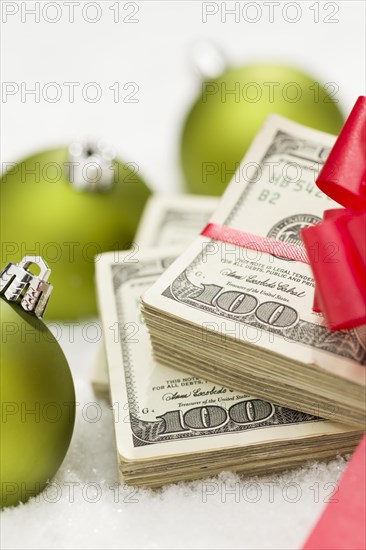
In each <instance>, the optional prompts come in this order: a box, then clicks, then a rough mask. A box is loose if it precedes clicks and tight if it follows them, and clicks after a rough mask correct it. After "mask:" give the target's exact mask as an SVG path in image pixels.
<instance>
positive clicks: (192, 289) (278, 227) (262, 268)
mask: <svg viewBox="0 0 366 550" xmlns="http://www.w3.org/2000/svg"><path fill="white" fill-rule="evenodd" d="M334 139H335V138H334V137H333V136H330V135H328V134H324V133H322V132H319V131H316V130H312V129H310V128H306V127H304V126H300V125H299V124H296V123H293V122H291V121H289V120H287V119H285V118H283V117H279V116H277V115H272V116H271V117H270V118H269V119H268V120H267V122H266V124H265V126H264V127H263V129H262V130H261V132H260V133H259V134H258V136H257V137H256V139H255V141H254V143H253V145H252V147H251V148H250V150H249V152H248V153H247V155H246V157H245V159H244V160H243V162H242V164H241V165H240V168H239V169H238V172H237V173H236V175H235V176H234V178H233V180H232V181H231V183H230V184H229V186H228V188H227V190H226V192H225V193H224V195H223V197H222V199H221V201H220V203H219V205H218V207H217V209H216V210H215V212H214V214H213V216H212V218H211V220H210V222H211V223H213V224H219V225H224V226H229V227H231V228H235V229H239V230H242V231H245V232H248V233H251V234H253V235H259V236H263V237H270V238H274V239H277V240H280V241H284V242H287V243H293V244H301V236H300V230H301V229H302V228H304V227H307V226H309V225H313V224H314V223H318V222H319V221H320V220H321V218H322V215H323V212H324V210H326V209H329V208H335V207H339V205H337V204H336V203H334V202H333V201H332V200H331V199H329V198H328V197H327V196H326V195H324V194H323V193H322V192H321V191H320V190H319V189H318V188H317V186H316V184H315V179H316V177H317V174H318V172H319V170H320V169H321V167H322V165H323V163H324V161H325V159H326V158H327V155H328V153H329V150H330V148H331V146H332V144H333V143H334ZM327 246H328V247H329V250H328V256H329V261H337V250H336V245H335V243H328V245H327ZM314 253H315V254H316V251H314ZM345 292H347V289H346V288H345ZM313 298H314V283H313V278H312V273H311V269H310V266H309V265H307V264H304V263H301V262H298V261H293V260H288V259H284V258H282V257H280V256H279V255H275V254H267V253H263V252H257V251H255V250H249V249H246V248H243V247H240V246H235V245H232V244H227V243H224V242H218V241H214V240H212V239H209V238H207V237H204V236H199V237H198V238H196V240H195V241H194V242H193V243H192V244H191V246H190V247H189V248H188V249H187V250H186V251H185V252H184V253H183V254H182V255H181V256H180V257H179V258H178V259H177V260H176V261H175V262H174V263H173V265H172V266H171V267H170V268H169V269H168V270H167V271H166V272H165V273H164V274H163V275H162V276H161V277H160V278H159V280H158V281H157V283H156V284H155V285H153V286H152V288H151V289H149V290H148V291H147V292H146V293H145V294H144V296H143V305H144V310H143V313H144V315H145V318H146V321H147V324H148V326H149V329H150V332H151V336H152V341H153V346H154V350H156V353H157V354H158V356H159V357H161V358H163V360H164V362H165V354H166V357H167V358H168V357H169V354H170V353H173V354H174V353H177V354H179V356H180V359H182V354H184V353H185V351H188V350H189V353H190V355H191V356H192V357H196V363H197V364H196V365H194V366H193V367H192V366H191V365H190V364H188V363H187V368H186V369H185V370H188V371H189V372H191V373H194V374H197V372H198V371H199V372H202V373H204V375H205V376H207V377H209V378H212V379H213V380H217V379H220V380H221V381H224V382H226V383H229V382H230V385H232V386H233V387H236V388H237V389H239V390H240V389H241V388H242V382H240V381H239V379H238V378H237V376H236V374H237V373H234V372H232V373H231V378H230V379H229V378H228V373H229V370H230V364H233V363H234V364H235V363H236V362H240V350H243V352H242V353H245V354H246V355H247V360H246V361H245V360H244V359H243V358H242V360H243V365H244V369H245V368H246V366H248V370H246V371H245V373H246V376H247V377H248V374H254V375H258V380H259V381H260V380H262V381H263V382H265V381H266V379H267V375H268V374H269V375H270V376H272V377H273V379H274V378H275V377H277V381H275V380H274V381H273V384H274V385H275V384H277V387H276V389H275V390H274V391H273V392H272V398H276V399H277V402H279V401H278V400H280V402H282V404H287V405H291V406H295V405H296V396H294V395H293V396H292V397H290V395H289V394H290V392H289V394H288V396H287V397H286V398H285V400H282V401H281V393H282V391H281V384H282V382H283V381H285V382H286V384H287V385H291V384H292V380H291V378H290V376H292V375H291V374H286V378H284V377H283V375H282V374H283V373H284V370H285V369H287V371H288V372H289V371H290V368H291V369H292V372H293V373H294V376H293V378H294V379H295V378H296V377H298V385H297V389H299V388H301V387H302V386H304V385H305V386H306V385H308V384H309V382H310V381H311V377H312V375H313V374H314V375H317V376H319V377H323V376H324V373H330V374H332V375H334V376H335V380H337V379H338V378H339V377H342V378H343V379H344V383H345V384H346V385H345V386H344V392H343V393H344V394H347V393H349V394H350V395H351V394H354V393H355V392H356V394H357V395H356V397H355V399H356V401H357V402H355V408H354V410H355V411H356V410H358V412H357V413H355V414H356V415H357V416H358V417H359V413H360V414H361V415H362V414H363V413H364V403H363V400H364V396H363V394H361V393H357V392H358V386H359V385H361V386H362V385H364V383H365V367H364V365H365V363H366V344H365V341H364V331H363V329H359V330H350V331H340V332H330V331H328V330H327V328H326V326H325V323H324V319H323V316H322V315H321V314H317V313H314V312H313V310H312V305H313ZM179 324H180V326H179ZM168 328H169V336H166V337H164V334H167V330H168ZM160 330H161V333H159V331H160ZM179 330H181V331H182V330H183V332H184V337H185V338H186V340H184V339H183V333H182V334H181V335H180V336H181V337H180V338H179ZM362 331H363V332H362ZM205 332H206V333H207V334H209V335H210V336H211V344H210V343H208V340H207V337H206V339H204V337H203V335H204V333H205ZM219 337H221V342H225V346H224V344H222V351H221V354H220V355H219V356H217V363H216V364H215V365H214V366H207V365H205V361H206V362H207V361H209V360H211V359H212V357H213V356H214V355H215V353H216V351H217V350H218V349H219V347H220V339H219ZM185 341H186V342H187V344H186V345H184V346H183V343H182V342H185ZM181 343H182V344H181ZM240 344H244V346H243V345H242V346H241V347H240ZM230 346H231V350H230V353H229V349H230ZM244 349H245V352H244ZM210 354H211V355H210ZM268 354H270V355H271V356H272V357H274V358H277V359H276V361H275V362H274V364H273V365H272V366H271V365H270V364H268V357H269V355H268ZM255 355H257V358H258V360H257V361H255V359H254V356H255ZM215 357H216V355H215ZM260 358H261V362H260V361H259V359H260ZM266 360H267V366H266V365H265V361H266ZM194 361H195V359H192V361H191V362H192V364H193V363H194ZM281 361H282V364H283V365H284V367H283V369H284V370H283V371H282V374H280V370H279V369H278V367H277V373H276V363H277V365H279V364H280V362H281ZM227 363H230V364H229V366H228V368H227V367H226V364H227ZM304 365H306V366H309V367H310V369H312V370H313V372H310V370H309V369H308V371H306V372H305V371H304V369H303V366H304ZM241 372H242V373H243V372H244V370H243V368H241V369H239V367H238V373H239V375H240V373H241ZM304 377H305V378H304ZM306 377H308V378H306ZM301 379H302V381H301ZM304 380H305V381H304ZM300 382H301V383H300ZM314 384H315V383H314ZM347 384H348V385H347ZM260 386H261V384H259V386H258V394H259V395H263V392H264V391H266V390H263V388H261V387H260ZM251 389H252V391H254V390H255V389H256V388H255V387H253V388H251ZM303 389H304V388H303ZM296 391H297V390H296ZM332 391H333V389H332V382H330V383H329V384H328V387H327V385H326V384H325V385H324V386H323V388H322V390H321V392H322V395H324V396H325V399H328V402H329V403H331V402H332V399H333V396H332ZM339 393H342V392H339ZM289 397H290V401H289V400H288V399H289ZM340 398H341V399H342V397H340ZM309 399H310V395H309ZM344 399H346V397H344ZM309 406H310V405H309V403H308V404H305V407H306V410H308V412H309V410H310V409H309ZM321 408H322V405H321V407H320V409H319V410H321ZM337 408H338V414H337V411H332V415H333V413H334V414H335V415H334V416H332V418H337V419H338V420H342V419H344V418H345V417H344V416H343V414H344V412H347V403H346V402H345V403H344V404H343V409H342V406H341V405H340V404H338V405H337ZM304 410H305V409H304ZM312 410H313V409H312ZM324 412H325V408H323V413H324ZM356 422H357V423H360V422H362V420H360V418H358V419H357V421H356Z"/></svg>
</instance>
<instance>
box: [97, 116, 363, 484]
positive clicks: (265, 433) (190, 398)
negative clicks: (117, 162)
mask: <svg viewBox="0 0 366 550" xmlns="http://www.w3.org/2000/svg"><path fill="white" fill-rule="evenodd" d="M333 141H334V138H333V137H332V136H328V135H326V134H323V133H320V132H317V131H314V130H310V129H307V128H304V127H302V126H299V125H297V124H294V123H291V122H290V121H287V120H286V119H284V118H281V117H277V116H272V117H270V119H269V120H268V121H267V123H266V125H265V126H264V128H263V130H262V131H261V132H260V134H259V135H258V137H257V138H256V140H255V142H254V144H253V147H252V148H251V149H250V151H249V152H248V155H247V156H246V158H245V159H244V160H243V162H242V164H241V166H240V168H239V170H238V173H237V175H236V176H235V177H234V179H233V181H232V182H231V183H230V185H229V186H228V188H227V190H226V192H225V194H224V196H223V198H222V200H221V201H217V200H216V199H213V198H208V197H197V196H179V197H160V196H155V197H154V198H153V199H151V200H150V203H149V204H148V206H147V209H146V212H145V214H144V216H143V219H142V221H141V226H140V230H139V232H138V234H137V236H136V242H135V244H134V246H133V248H132V249H131V250H129V251H116V252H111V253H107V254H104V255H102V257H101V258H99V260H98V261H97V264H96V272H97V288H98V297H99V307H100V313H101V317H102V323H103V333H104V348H103V349H101V353H100V356H99V362H98V365H97V369H96V371H95V373H94V384H95V386H96V387H97V388H98V389H105V388H106V387H107V385H109V390H110V396H111V403H112V407H113V411H114V422H115V433H116V441H117V453H118V463H119V472H120V478H121V481H122V482H124V483H130V484H133V485H136V486H145V487H157V486H161V485H163V484H166V483H172V482H178V481H181V480H191V479H196V478H201V477H205V476H208V475H210V476H211V475H214V474H216V473H219V472H220V471H223V470H231V471H236V472H238V473H245V474H250V475H254V474H268V473H271V472H275V471H280V470H284V469H287V468H290V467H294V466H297V465H299V464H301V463H303V462H304V461H307V460H310V459H327V458H331V457H334V456H336V455H337V454H339V453H348V452H351V451H352V450H353V448H354V447H355V445H356V444H357V442H358V441H359V439H360V436H361V433H362V427H363V424H362V422H363V415H364V393H363V392H364V389H363V382H364V374H365V367H364V366H363V364H364V363H365V355H366V352H365V345H364V342H363V340H362V330H360V331H359V332H357V333H356V332H355V331H349V332H342V333H332V334H331V333H329V332H328V331H327V330H326V328H325V327H324V321H323V319H322V317H321V316H320V315H316V314H314V313H313V312H312V298H313V292H314V288H313V281H312V278H311V272H310V268H309V267H308V266H307V265H305V264H300V263H299V262H294V261H288V260H285V259H284V258H281V257H276V256H273V255H270V254H264V253H261V254H258V253H256V252H255V251H253V250H252V251H248V250H245V249H243V248H240V247H237V246H234V245H228V244H227V243H225V244H224V243H221V242H217V241H213V240H212V239H208V238H207V237H203V236H199V234H200V232H201V231H202V229H203V228H204V227H205V225H206V224H207V222H208V221H209V220H210V221H211V222H212V223H217V224H221V225H226V226H230V227H234V228H237V229H240V230H243V231H247V232H250V233H254V234H258V235H264V236H265V235H269V236H272V237H275V238H276V239H279V240H287V241H291V242H295V241H297V240H298V239H299V238H300V237H299V231H300V229H301V228H302V227H306V226H307V225H309V224H312V223H317V222H318V221H319V220H320V219H321V216H322V213H323V210H325V209H326V208H331V207H332V202H331V201H330V200H329V199H327V198H326V197H325V196H324V195H323V194H322V193H320V192H319V191H318V190H317V188H316V186H315V183H314V180H315V178H316V174H317V172H318V171H319V168H320V167H321V165H322V163H323V162H324V160H325V158H326V156H327V153H328V152H329V148H330V147H331V145H332V143H333ZM253 170H254V172H253ZM192 241H193V243H192ZM189 243H192V244H191V245H190V246H189ZM187 246H189V248H187ZM245 252H246V253H247V254H245ZM141 304H142V306H141ZM249 306H250V307H249ZM105 370H108V376H106V373H105ZM108 380H109V384H108Z"/></svg>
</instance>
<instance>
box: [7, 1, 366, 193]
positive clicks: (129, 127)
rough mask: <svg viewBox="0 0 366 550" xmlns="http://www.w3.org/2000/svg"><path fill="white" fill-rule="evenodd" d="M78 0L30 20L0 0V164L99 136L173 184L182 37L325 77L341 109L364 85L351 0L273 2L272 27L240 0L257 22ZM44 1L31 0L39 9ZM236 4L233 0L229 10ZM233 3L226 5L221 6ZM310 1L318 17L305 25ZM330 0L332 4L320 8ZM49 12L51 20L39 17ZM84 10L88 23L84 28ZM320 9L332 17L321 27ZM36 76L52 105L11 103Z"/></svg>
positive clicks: (192, 90)
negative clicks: (0, 90) (3, 88)
mask: <svg viewBox="0 0 366 550" xmlns="http://www.w3.org/2000/svg"><path fill="white" fill-rule="evenodd" d="M78 3H79V6H75V8H74V13H75V15H74V19H75V21H74V23H69V19H70V16H69V13H70V11H69V10H70V9H71V8H68V7H67V6H66V5H65V2H58V4H59V6H60V8H59V12H57V11H56V10H55V8H52V6H50V7H48V8H47V10H45V11H43V10H42V9H41V17H40V19H41V20H40V22H39V23H35V16H34V15H31V14H27V12H26V8H27V9H28V10H29V9H31V8H33V9H34V4H35V2H6V1H3V2H2V16H3V20H4V17H5V9H6V10H7V11H10V9H11V6H10V7H9V6H8V7H7V5H9V4H10V5H15V6H16V7H18V8H19V11H18V12H17V13H16V14H14V15H8V17H7V22H6V24H4V23H3V24H2V60H1V61H2V63H1V67H2V69H1V73H2V80H3V82H14V83H16V85H18V86H19V92H18V93H16V94H15V95H14V96H8V97H4V96H3V99H2V101H3V102H2V111H3V112H2V138H3V139H2V159H3V160H4V161H15V160H18V159H19V158H21V157H22V156H24V155H26V154H28V153H30V152H35V151H38V150H41V149H46V148H49V147H53V146H58V145H63V144H67V143H69V142H70V141H71V140H73V139H75V138H80V137H95V138H101V139H103V140H107V141H108V142H110V143H112V144H113V145H114V146H115V147H116V148H117V150H118V152H119V154H120V156H121V157H122V158H124V159H126V160H128V161H130V162H132V161H133V162H136V163H137V164H138V165H139V166H140V167H141V172H142V173H143V174H144V175H145V177H146V179H147V181H148V182H150V184H151V186H153V187H154V188H155V189H159V190H165V191H171V190H173V189H174V188H176V186H177V185H178V183H177V182H178V181H179V171H178V169H177V158H178V144H179V137H180V129H181V125H182V123H183V121H184V118H185V115H186V113H187V110H188V108H189V107H190V105H191V103H192V101H193V100H194V99H195V97H196V94H197V93H198V92H199V90H200V86H201V81H200V79H199V77H198V75H197V73H196V72H195V70H194V67H193V65H192V63H191V59H190V50H191V48H192V44H193V43H194V42H195V41H196V40H198V39H201V38H207V39H210V40H212V41H213V42H215V43H216V44H217V45H218V46H219V47H221V49H222V50H223V51H224V52H225V54H226V56H227V58H228V59H229V61H230V62H231V63H232V64H236V63H238V64H239V63H242V64H245V63H249V62H250V63H251V62H254V61H256V60H263V61H268V60H269V61H274V62H276V61H277V62H280V63H284V64H286V63H288V64H292V65H294V66H295V67H298V68H300V69H301V68H302V69H303V70H305V71H308V72H310V74H312V75H313V76H314V78H315V79H316V80H317V81H318V82H319V83H327V82H335V83H336V84H337V85H338V86H339V92H338V94H337V98H339V100H340V103H341V105H342V107H343V110H344V112H345V113H347V112H348V111H349V110H350V109H351V107H352V105H353V103H354V101H355V99H356V97H357V96H358V95H360V94H363V93H364V79H365V71H364V67H365V54H364V51H365V43H364V30H363V29H364V24H365V10H364V3H363V2H362V1H361V0H360V1H356V2H353V1H349V0H347V1H343V2H313V1H301V2H293V3H292V4H295V7H294V8H291V7H289V4H291V2H280V6H277V7H274V22H273V23H271V22H270V11H269V10H270V8H269V6H266V5H265V4H266V2H264V3H263V2H252V4H254V5H256V6H258V7H259V8H258V10H261V12H262V15H261V16H260V19H259V21H258V22H257V23H249V22H246V21H245V20H244V17H243V15H241V16H240V18H239V22H238V23H236V22H235V16H234V15H229V14H228V15H227V17H226V22H222V21H223V20H224V19H225V18H224V15H225V2H218V3H215V2H211V4H214V5H215V4H216V6H217V7H218V9H219V12H218V13H217V14H216V15H213V16H208V17H207V22H206V23H203V17H202V14H203V11H204V10H205V8H204V7H203V4H202V2H196V1H195V0H192V1H187V0H185V1H173V2H169V1H167V2H164V1H160V2H157V1H155V0H152V1H149V0H148V1H145V2H137V3H136V4H138V7H139V11H138V13H137V14H136V15H135V16H134V17H133V18H134V19H137V20H139V22H138V23H127V22H123V19H124V18H126V17H127V16H128V14H129V13H131V11H132V9H131V8H130V7H128V6H126V4H127V2H119V4H120V16H119V19H120V22H119V23H114V22H113V18H114V14H115V11H113V10H111V7H112V6H113V5H115V4H116V2H109V1H101V2H98V3H97V4H98V6H99V9H100V12H101V13H99V14H98V13H97V11H96V10H95V9H94V8H93V7H92V6H91V7H89V8H87V9H85V5H87V4H90V2H86V1H84V0H79V2H78ZM267 3H268V2H267ZM269 3H270V4H273V2H269ZM50 4H52V2H47V1H41V2H40V6H41V8H42V7H43V9H44V6H45V5H50ZM237 4H238V5H239V3H237ZM247 4H248V2H241V3H240V8H241V9H242V7H243V6H245V5H247ZM234 5H235V2H226V7H227V8H231V9H232V8H233V6H234ZM316 5H317V6H318V8H319V19H320V20H319V22H318V23H315V22H314V19H315V11H314V10H315V8H314V6H316ZM286 6H287V7H286ZM296 6H297V7H296ZM311 6H313V9H311ZM326 6H328V7H326ZM333 6H335V7H336V8H337V9H338V10H339V11H338V13H336V14H335V15H333V16H332V15H331V14H332V12H333V9H334V8H333ZM126 7H127V9H124V8H126ZM284 7H285V8H284ZM83 8H84V18H83ZM14 9H16V8H14ZM206 10H207V8H206ZM42 13H44V16H42ZM244 13H245V12H244ZM256 13H258V14H259V15H260V11H258V12H257V8H256V7H253V8H252V9H248V11H247V19H251V20H253V19H255V17H256ZM297 14H299V15H300V14H301V17H300V20H299V21H298V22H297V23H288V22H286V20H285V17H286V18H287V19H295V18H296V16H297ZM22 17H23V19H24V20H25V22H24V23H22ZM59 17H61V18H60V21H59V22H56V23H49V22H47V21H45V18H48V19H55V18H59ZM85 17H87V18H89V19H94V18H97V17H100V20H99V22H97V23H94V24H93V23H89V22H87V21H85ZM327 17H331V19H336V20H337V19H338V21H339V22H338V23H325V22H324V20H325V18H327ZM22 82H24V83H25V84H23V85H22V84H21V83H22ZM36 82H39V83H40V84H39V85H40V89H41V93H42V90H46V91H45V93H46V97H47V87H46V88H45V86H46V85H47V83H49V82H56V83H57V84H58V86H60V87H61V90H62V92H63V93H62V97H61V99H60V101H58V102H56V103H50V102H49V101H47V100H45V99H44V98H43V97H41V98H40V102H39V103H36V102H35V100H34V97H32V96H26V97H25V101H22V97H21V89H22V88H23V89H24V88H25V87H27V88H29V89H31V88H34V87H35V83H36ZM64 82H79V83H80V86H79V87H78V88H76V89H75V102H74V103H70V102H69V101H68V88H67V87H66V86H64V84H63V83H64ZM90 82H97V83H98V84H99V86H100V87H101V89H102V98H101V100H100V101H99V102H97V103H88V102H87V101H86V100H85V99H83V97H82V92H81V90H82V89H83V88H84V86H85V85H86V84H88V83H90ZM115 82H119V83H120V85H121V92H122V94H124V95H125V94H126V93H128V91H129V90H123V85H124V84H126V83H127V82H136V83H137V85H138V86H139V92H138V94H137V96H136V98H138V100H139V102H138V103H135V104H132V103H123V102H121V103H117V104H116V103H114V100H113V92H112V91H111V90H109V87H110V86H112V85H113V84H114V83H115ZM89 91H90V94H92V92H93V90H92V89H90V90H89ZM48 93H49V95H50V96H51V95H52V93H53V91H52V90H51V89H50V88H48ZM23 99H24V98H23ZM5 100H6V103H4V101H5Z"/></svg>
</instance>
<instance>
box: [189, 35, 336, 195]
mask: <svg viewBox="0 0 366 550" xmlns="http://www.w3.org/2000/svg"><path fill="white" fill-rule="evenodd" d="M196 54H198V55H197V57H198V65H199V66H200V72H201V76H202V80H203V82H202V88H201V93H200V95H199V97H198V99H197V100H196V101H195V103H194V104H193V106H192V108H191V110H190V112H189V114H188V116H187V118H186V120H185V123H184V127H183V132H182V138H181V163H182V168H183V173H184V178H185V182H186V187H187V189H188V190H189V191H190V192H193V193H200V194H208V195H221V194H222V193H223V191H224V189H225V187H226V185H227V184H228V182H229V181H230V179H231V178H232V177H233V174H234V173H235V171H236V169H237V167H238V165H239V163H240V161H241V160H242V158H243V156H244V154H245V152H246V151H247V149H248V147H249V145H250V144H251V142H252V140H253V138H254V136H255V135H256V133H257V132H258V130H259V129H260V127H261V126H262V124H263V123H264V121H265V119H266V118H267V116H268V115H269V114H270V113H277V114H279V115H283V116H285V117H287V118H290V119H292V120H294V121H296V122H299V123H301V124H305V125H307V126H311V127H313V128H316V129H319V130H323V131H324V132H329V133H331V134H338V133H339V131H340V129H341V127H342V125H343V122H344V118H343V115H342V113H341V111H340V109H339V106H338V96H337V95H336V91H337V86H336V84H335V83H329V84H328V85H327V86H326V88H325V87H323V86H321V85H320V84H319V83H318V82H317V81H316V79H314V78H313V77H312V76H310V75H307V74H305V73H303V72H302V71H299V70H298V69H295V68H293V67H290V66H285V65H279V64H275V63H254V64H251V65H246V66H242V67H228V66H226V65H225V62H224V60H223V58H222V56H221V55H220V54H219V52H217V50H214V49H213V48H212V47H211V46H207V45H205V47H204V48H203V49H202V48H200V49H199V50H198V52H197V51H196Z"/></svg>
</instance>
